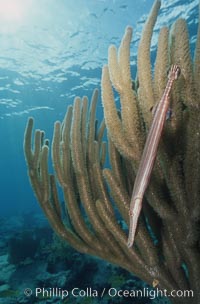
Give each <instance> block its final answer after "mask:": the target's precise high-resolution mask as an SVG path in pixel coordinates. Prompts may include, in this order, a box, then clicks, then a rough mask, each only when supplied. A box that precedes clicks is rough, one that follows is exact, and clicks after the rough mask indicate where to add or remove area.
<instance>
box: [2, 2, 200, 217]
mask: <svg viewBox="0 0 200 304" xmlns="http://www.w3.org/2000/svg"><path fill="white" fill-rule="evenodd" d="M152 3H153V0H76V1H75V0H12V1H11V0H6V1H5V0H0V138H1V146H0V189H1V192H0V193H1V196H0V206H1V207H0V216H9V215H13V214H20V213H21V212H28V211H31V210H35V211H37V210H39V207H38V205H37V203H36V199H35V197H34V195H33V192H32V189H31V187H30V185H29V180H28V177H27V169H26V165H25V161H24V155H23V133H24V129H25V125H26V121H27V118H28V117H29V116H33V117H34V118H35V121H36V128H41V129H45V130H46V134H47V136H48V137H49V138H51V134H52V129H53V123H54V121H55V120H62V118H63V117H64V115H65V111H66V108H67V105H69V104H70V103H72V101H73V98H74V97H75V96H76V95H80V96H83V95H88V96H89V97H90V96H91V95H92V90H93V88H95V87H98V88H100V77H101V68H102V65H103V64H104V63H106V62H107V49H108V46H109V45H110V44H111V43H114V44H116V45H117V46H118V45H119V42H120V39H121V37H122V35H123V33H124V29H125V27H126V26H127V25H131V26H133V27H134V35H133V43H132V50H131V54H132V56H131V61H132V64H133V71H134V70H135V68H134V67H135V60H136V57H135V52H136V46H137V43H138V40H139V38H140V34H141V28H142V25H143V22H144V20H145V18H146V14H148V12H149V10H150V8H151V6H152ZM197 5H198V0H179V1H178V0H168V1H167V0H163V1H162V8H161V10H160V14H159V18H158V21H157V24H156V28H155V29H156V31H155V33H156V34H155V35H154V38H156V35H157V33H158V30H159V29H160V27H161V26H163V25H166V24H167V25H168V24H171V23H172V22H173V21H174V19H176V18H177V17H183V18H186V19H187V21H188V24H189V31H190V35H191V44H192V46H193V45H194V42H195V39H196V32H197V17H198V16H197V14H198V8H197ZM155 46H156V39H153V41H152V49H153V50H154V49H155ZM98 110H99V115H102V109H101V103H100V101H99V105H98Z"/></svg>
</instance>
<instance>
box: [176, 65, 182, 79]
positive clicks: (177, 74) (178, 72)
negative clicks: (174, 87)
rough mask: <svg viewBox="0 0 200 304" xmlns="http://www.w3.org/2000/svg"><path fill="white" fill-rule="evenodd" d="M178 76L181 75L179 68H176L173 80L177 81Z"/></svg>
mask: <svg viewBox="0 0 200 304" xmlns="http://www.w3.org/2000/svg"><path fill="white" fill-rule="evenodd" d="M180 74H181V68H180V67H179V66H177V68H176V72H175V75H176V77H175V79H177V78H178V77H179V76H180Z"/></svg>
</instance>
